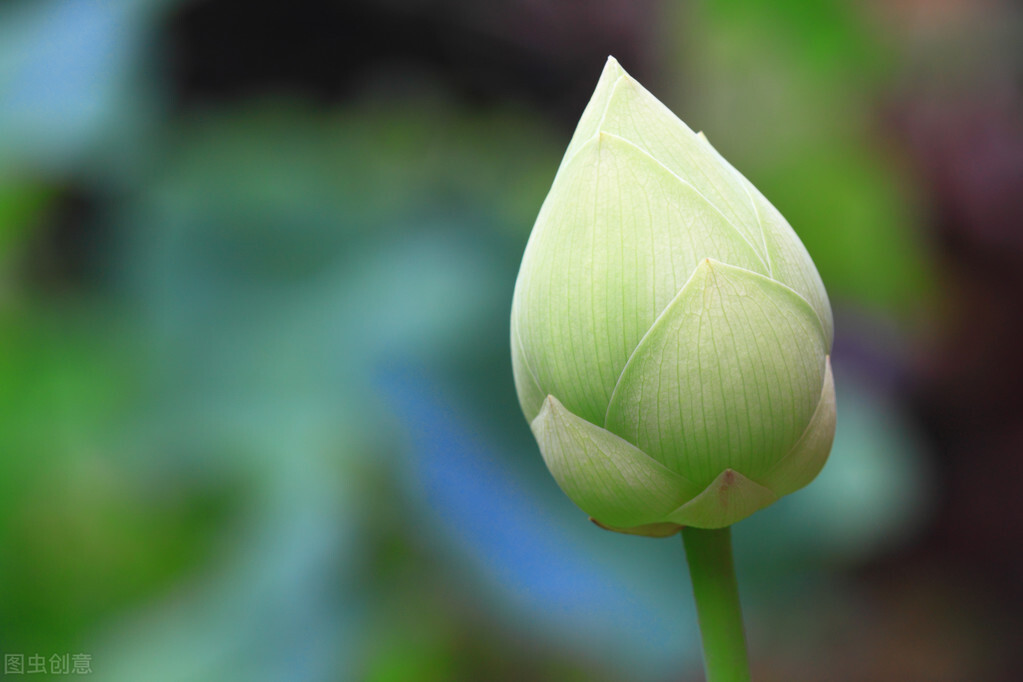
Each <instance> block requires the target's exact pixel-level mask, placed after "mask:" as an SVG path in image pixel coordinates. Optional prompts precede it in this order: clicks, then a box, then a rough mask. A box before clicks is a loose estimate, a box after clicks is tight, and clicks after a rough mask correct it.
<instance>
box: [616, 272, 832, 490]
mask: <svg viewBox="0 0 1023 682" xmlns="http://www.w3.org/2000/svg"><path fill="white" fill-rule="evenodd" d="M826 355H827V348H826V341H825V338H824V332H823V330H822V329H821V326H820V321H819V320H818V317H817V314H816V312H815V311H814V310H813V308H811V307H810V306H809V305H808V304H807V303H806V301H804V300H803V299H802V298H801V297H800V296H799V295H798V294H796V293H795V292H793V291H792V290H791V289H789V288H787V287H785V286H784V285H781V284H778V283H777V282H774V281H773V280H770V279H768V278H766V277H763V276H762V275H758V274H755V273H752V272H749V271H747V270H743V269H741V268H736V267H733V266H730V265H725V264H724V263H718V262H715V261H711V260H709V259H708V260H705V261H703V262H702V263H701V264H700V266H699V267H698V268H697V270H696V272H694V273H693V277H692V279H691V280H690V281H689V282H688V283H687V284H686V285H685V287H683V289H682V290H681V291H680V292H679V294H678V296H677V297H676V299H675V300H674V301H672V303H671V305H669V306H668V308H667V309H666V310H665V311H664V313H663V314H662V315H661V316H660V318H658V320H657V322H656V323H654V325H653V326H652V327H651V329H650V332H649V333H648V334H647V335H646V337H645V338H644V339H643V341H642V342H641V343H640V344H639V346H638V347H637V348H636V351H635V353H634V354H633V356H632V357H631V358H630V359H629V362H628V365H627V366H626V367H625V369H624V371H623V372H622V375H621V378H620V380H619V382H618V386H617V387H616V389H615V392H614V395H613V397H612V400H611V403H610V405H609V406H608V412H607V419H606V423H605V426H606V428H607V429H608V430H609V431H612V432H613V433H616V434H618V435H619V436H621V437H622V438H624V439H625V440H627V441H629V442H630V443H633V444H635V445H636V446H637V447H638V448H640V449H642V450H643V451H644V452H646V453H648V454H649V455H650V456H651V457H653V458H655V459H657V460H658V461H660V462H661V463H662V464H664V465H665V466H667V467H668V468H669V469H671V470H672V471H676V472H678V473H680V474H682V475H683V476H685V477H686V478H687V479H689V480H691V481H693V482H694V483H696V484H697V485H701V486H706V485H708V484H709V483H710V482H711V481H712V480H714V479H715V478H716V477H717V476H718V475H719V474H720V473H721V470H722V468H724V467H730V468H732V469H735V470H736V471H740V472H742V473H743V474H744V475H745V476H747V477H749V478H751V479H753V480H759V477H760V476H762V475H764V474H766V473H767V472H768V471H769V470H770V469H771V467H772V466H774V465H775V463H777V462H778V461H779V460H780V459H781V458H782V457H784V456H785V454H786V453H787V452H788V451H789V449H790V448H791V447H792V445H793V444H794V443H795V442H796V441H797V440H798V439H799V437H800V435H801V434H802V433H803V430H804V429H805V428H806V425H807V424H808V423H809V421H810V417H811V416H812V415H813V412H814V409H815V408H816V407H817V403H818V401H819V396H820V391H821V386H822V385H823V384H824V368H825V356H826Z"/></svg>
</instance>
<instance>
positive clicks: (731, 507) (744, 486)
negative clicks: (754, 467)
mask: <svg viewBox="0 0 1023 682" xmlns="http://www.w3.org/2000/svg"><path fill="white" fill-rule="evenodd" d="M777 500H778V496H777V495H775V494H774V493H773V492H771V491H770V490H768V489H767V488H765V487H764V486H762V485H760V484H759V483H754V482H753V481H751V480H750V479H748V478H746V477H745V476H743V475H742V474H740V473H739V472H738V471H735V470H733V469H725V470H724V471H722V472H721V473H720V474H719V475H718V477H717V478H715V479H714V481H713V482H712V483H711V484H710V485H709V486H707V487H706V488H705V489H704V491H703V492H701V493H700V494H699V495H697V496H696V497H694V498H693V499H692V500H690V501H689V502H686V503H685V504H684V505H682V506H681V507H679V508H678V509H676V510H675V511H673V512H672V513H671V514H669V515H668V517H667V518H668V520H669V521H671V522H673V523H678V524H680V525H683V526H692V527H694V528H724V527H725V526H730V525H732V524H733V523H735V522H737V521H741V520H743V519H744V518H746V517H747V516H749V515H750V514H752V513H754V512H756V511H759V510H761V509H763V508H764V507H766V506H768V505H770V504H772V503H774V502H776V501H777Z"/></svg>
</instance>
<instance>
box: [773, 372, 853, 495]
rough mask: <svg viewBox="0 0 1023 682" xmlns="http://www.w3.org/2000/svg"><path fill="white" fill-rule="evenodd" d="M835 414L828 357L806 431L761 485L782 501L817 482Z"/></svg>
mask: <svg viewBox="0 0 1023 682" xmlns="http://www.w3.org/2000/svg"><path fill="white" fill-rule="evenodd" d="M836 414H837V412H836V406H835V378H834V376H833V375H832V373H831V358H830V356H829V357H828V360H827V370H826V372H825V374H824V388H823V389H821V399H820V402H819V403H818V404H817V409H816V410H814V413H813V417H811V419H810V423H809V424H808V425H807V427H806V431H804V432H803V435H802V436H801V437H800V438H799V441H797V442H796V444H795V445H794V446H793V447H792V451H791V452H789V454H787V455H786V456H785V458H784V459H782V460H781V461H780V462H778V463H777V464H776V465H775V466H774V468H773V469H771V470H770V471H769V472H767V474H766V475H764V476H762V477H761V478H760V483H761V485H763V486H764V487H766V488H769V489H770V490H772V491H773V492H774V494H775V495H777V496H778V497H782V496H783V495H788V494H789V493H792V492H795V491H797V490H799V489H800V488H802V487H804V486H806V485H808V484H809V483H810V482H811V481H813V479H815V478H817V474H819V473H820V472H821V469H823V468H824V465H825V463H827V461H828V455H830V453H831V445H832V443H833V442H834V440H835V423H836Z"/></svg>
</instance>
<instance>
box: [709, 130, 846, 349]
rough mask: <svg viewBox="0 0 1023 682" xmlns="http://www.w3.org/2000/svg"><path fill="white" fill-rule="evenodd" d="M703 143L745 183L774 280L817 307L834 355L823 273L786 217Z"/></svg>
mask: <svg viewBox="0 0 1023 682" xmlns="http://www.w3.org/2000/svg"><path fill="white" fill-rule="evenodd" d="M701 140H702V142H703V143H704V144H705V145H706V147H707V148H708V149H710V150H711V151H713V153H714V154H715V155H716V156H717V158H718V161H719V165H720V167H721V168H722V169H727V170H728V171H730V172H731V173H732V174H733V175H734V176H735V177H736V178H737V179H738V180H739V181H740V182H741V184H742V187H743V188H744V190H745V193H746V195H747V197H748V200H749V204H750V206H751V207H752V210H753V214H754V217H755V220H756V222H757V224H758V225H759V227H760V230H761V233H762V234H763V242H764V247H765V249H766V252H765V254H764V258H765V259H766V261H767V263H768V265H769V267H770V273H769V274H770V276H771V277H772V278H773V279H776V280H778V281H779V282H781V283H782V284H785V285H787V286H789V287H791V288H792V289H794V290H795V291H796V292H797V293H799V295H800V296H802V297H803V298H805V299H806V301H807V302H808V303H809V304H810V305H811V306H813V309H814V310H815V311H817V316H818V317H819V318H820V320H821V326H822V327H823V328H824V333H825V335H826V336H827V339H828V350H829V351H830V350H831V344H832V341H833V339H834V328H835V323H834V319H833V318H832V313H831V303H830V302H829V301H828V293H827V291H826V290H825V289H824V282H823V281H821V276H820V273H818V272H817V267H816V266H815V265H814V264H813V259H812V258H811V257H810V254H809V252H807V250H806V247H805V246H803V242H802V241H800V239H799V236H798V235H796V233H795V231H794V230H793V229H792V227H791V226H790V225H789V223H788V221H787V220H785V217H784V216H782V214H781V213H780V212H779V211H778V209H776V208H775V207H774V205H773V204H772V203H771V202H770V201H768V200H767V198H766V197H765V196H764V195H763V194H762V193H761V192H760V190H758V189H757V188H756V187H755V186H754V185H753V183H752V182H750V181H749V180H747V179H746V177H745V176H744V175H743V174H742V173H740V172H739V171H738V170H736V169H735V167H734V166H732V164H730V163H729V162H728V160H727V159H725V157H723V156H721V154H719V153H718V151H717V150H716V149H714V147H713V146H711V144H710V142H709V141H708V140H707V138H706V137H702V136H701Z"/></svg>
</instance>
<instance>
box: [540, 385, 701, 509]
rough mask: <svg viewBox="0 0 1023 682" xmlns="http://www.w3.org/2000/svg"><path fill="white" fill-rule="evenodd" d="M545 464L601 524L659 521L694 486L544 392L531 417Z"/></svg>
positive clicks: (564, 488) (687, 494)
mask: <svg viewBox="0 0 1023 682" xmlns="http://www.w3.org/2000/svg"><path fill="white" fill-rule="evenodd" d="M532 429H533V434H534V435H535V436H536V440H537V442H538V443H539V444H540V452H541V454H542V455H543V458H544V462H546V464H547V468H548V469H550V471H551V473H552V474H553V475H554V479H555V480H556V481H557V482H558V485H559V486H560V487H561V489H562V490H563V491H564V492H565V494H566V495H568V497H569V498H570V499H571V500H572V501H573V502H575V503H576V505H578V506H579V508H580V509H582V510H583V511H584V512H586V513H587V514H589V515H590V516H591V517H593V518H594V519H595V520H597V521H599V522H600V523H601V524H603V525H605V526H611V527H619V528H628V527H630V526H639V525H642V524H648V523H655V522H659V521H663V520H664V517H665V515H666V514H668V513H669V512H671V511H672V510H674V509H676V508H677V507H678V506H680V505H681V504H683V503H684V502H685V501H686V500H688V499H690V498H691V497H692V496H693V495H695V494H696V493H697V492H698V490H699V489H698V488H696V487H695V486H693V484H691V483H689V482H688V481H687V480H685V479H684V478H683V477H681V476H679V475H678V474H676V473H674V472H671V471H669V470H668V469H666V468H665V467H664V466H663V465H661V464H659V463H658V462H656V461H654V460H653V459H651V458H650V457H649V456H647V455H646V454H645V453H643V452H642V451H641V450H639V449H638V448H636V447H635V446H633V445H631V444H629V443H627V442H625V441H624V440H622V439H621V438H619V437H618V436H616V435H614V434H613V433H610V432H608V431H605V430H604V429H602V428H600V427H599V426H595V425H594V424H591V423H589V422H587V421H586V420H584V419H580V418H579V417H578V416H576V415H574V414H572V413H571V412H569V411H568V410H566V409H565V407H564V406H563V405H562V404H561V403H560V402H558V400H557V399H556V398H554V397H553V396H550V397H548V398H547V399H546V400H545V401H544V404H543V408H542V409H541V410H540V414H539V415H537V417H536V419H534V420H533V423H532Z"/></svg>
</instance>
